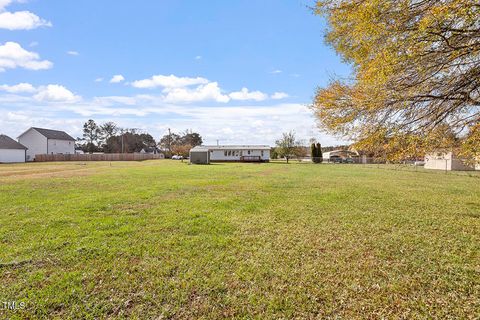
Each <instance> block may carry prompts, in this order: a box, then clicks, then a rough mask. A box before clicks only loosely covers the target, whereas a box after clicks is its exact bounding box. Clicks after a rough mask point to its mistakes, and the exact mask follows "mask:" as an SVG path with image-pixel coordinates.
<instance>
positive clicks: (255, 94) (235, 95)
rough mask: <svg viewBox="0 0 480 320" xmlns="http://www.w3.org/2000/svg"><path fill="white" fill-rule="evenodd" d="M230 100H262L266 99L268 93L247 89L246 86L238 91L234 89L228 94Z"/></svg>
mask: <svg viewBox="0 0 480 320" xmlns="http://www.w3.org/2000/svg"><path fill="white" fill-rule="evenodd" d="M229 97H230V98H231V99H232V100H241V101H242V100H255V101H263V100H266V99H268V95H267V94H265V93H263V92H260V91H249V90H248V89H247V88H242V90H240V91H235V92H232V93H230V94H229Z"/></svg>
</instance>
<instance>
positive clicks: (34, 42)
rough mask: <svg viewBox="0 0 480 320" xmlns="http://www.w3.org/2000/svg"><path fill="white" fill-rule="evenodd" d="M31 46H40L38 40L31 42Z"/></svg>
mask: <svg viewBox="0 0 480 320" xmlns="http://www.w3.org/2000/svg"><path fill="white" fill-rule="evenodd" d="M29 46H30V47H32V48H33V47H36V46H38V42H37V41H32V42H30V44H29Z"/></svg>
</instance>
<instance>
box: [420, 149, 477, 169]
mask: <svg viewBox="0 0 480 320" xmlns="http://www.w3.org/2000/svg"><path fill="white" fill-rule="evenodd" d="M424 168H425V169H434V170H445V171H451V170H454V171H470V170H480V166H478V165H477V167H475V166H474V165H471V164H468V163H466V162H464V160H463V159H461V158H459V157H458V156H457V155H456V154H455V153H454V152H451V151H436V152H432V153H429V154H426V155H425V166H424Z"/></svg>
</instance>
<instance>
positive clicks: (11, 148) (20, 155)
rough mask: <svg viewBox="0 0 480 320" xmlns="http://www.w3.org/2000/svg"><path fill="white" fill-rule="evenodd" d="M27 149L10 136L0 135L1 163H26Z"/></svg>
mask: <svg viewBox="0 0 480 320" xmlns="http://www.w3.org/2000/svg"><path fill="white" fill-rule="evenodd" d="M26 157H27V147H25V146H24V145H23V144H20V143H18V142H17V141H15V140H13V139H12V138H10V137H9V136H6V135H4V134H0V163H15V162H25V160H26Z"/></svg>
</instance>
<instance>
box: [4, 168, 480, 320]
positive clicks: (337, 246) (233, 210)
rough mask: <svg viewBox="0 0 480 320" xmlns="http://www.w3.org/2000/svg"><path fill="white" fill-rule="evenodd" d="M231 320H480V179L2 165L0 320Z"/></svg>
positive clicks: (337, 171) (345, 171) (350, 171)
mask: <svg viewBox="0 0 480 320" xmlns="http://www.w3.org/2000/svg"><path fill="white" fill-rule="evenodd" d="M11 301H16V302H24V303H25V307H24V309H20V310H16V311H10V310H5V308H4V307H3V302H11ZM231 317H233V318H258V319H271V318H299V319H301V318H333V319H355V318H370V319H379V318H386V319H398V318H404V319H430V318H438V319H445V318H461V319H469V318H470V319H478V318H480V179H479V178H478V177H469V176H459V175H454V174H447V175H446V174H444V173H442V172H439V173H429V174H425V173H423V172H411V171H400V170H399V171H395V170H382V169H378V168H366V167H362V166H361V165H326V164H322V165H313V164H295V163H292V164H289V165H286V164H281V163H271V164H214V165H209V166H191V165H187V164H186V163H181V162H173V161H168V160H163V161H147V162H113V163H112V164H110V163H87V164H86V165H84V164H79V163H42V164H20V165H0V318H12V319H16V318H18V319H23V318H29V319H32V318H59V319H67V318H74V319H94V318H138V319H151V318H154V319H162V318H174V319H184V318H205V319H214V318H231Z"/></svg>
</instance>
